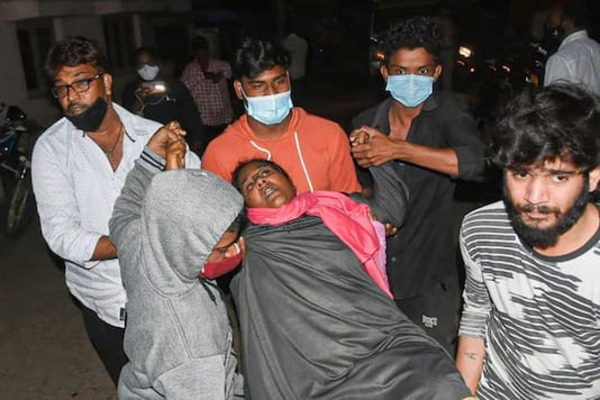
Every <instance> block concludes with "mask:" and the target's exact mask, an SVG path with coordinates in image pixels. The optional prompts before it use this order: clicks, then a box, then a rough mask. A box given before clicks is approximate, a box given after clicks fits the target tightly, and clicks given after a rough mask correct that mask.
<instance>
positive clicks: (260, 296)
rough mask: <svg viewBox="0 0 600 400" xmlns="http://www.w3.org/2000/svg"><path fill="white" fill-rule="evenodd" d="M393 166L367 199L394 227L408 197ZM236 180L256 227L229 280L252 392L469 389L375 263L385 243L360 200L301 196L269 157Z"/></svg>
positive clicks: (380, 173) (424, 395)
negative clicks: (393, 293)
mask: <svg viewBox="0 0 600 400" xmlns="http://www.w3.org/2000/svg"><path fill="white" fill-rule="evenodd" d="M389 168H393V165H392V164H386V165H383V166H380V167H376V168H373V169H372V171H371V172H372V173H373V176H374V180H375V183H376V186H375V195H374V197H373V199H371V200H370V202H371V206H372V209H373V212H374V214H377V215H379V216H380V217H381V218H382V220H383V221H384V222H391V223H392V224H393V225H396V226H399V225H400V224H401V222H402V221H401V219H402V217H401V218H400V219H397V218H396V220H394V219H392V220H389V218H390V217H394V216H395V215H396V216H398V215H400V216H402V215H403V209H404V204H405V202H404V201H403V200H406V192H405V191H404V187H403V185H402V183H401V182H399V181H393V180H392V179H390V177H392V176H397V175H396V174H393V173H390V171H387V172H386V169H389ZM233 183H234V186H236V187H237V188H238V189H239V190H240V191H241V192H242V195H243V197H244V201H245V203H246V207H247V212H248V216H249V219H250V222H251V224H250V225H249V226H248V227H247V228H246V230H245V231H244V233H243V235H244V237H245V239H246V243H247V252H246V259H245V263H244V268H242V269H241V270H240V271H239V273H238V274H237V275H236V276H235V277H234V279H233V281H232V286H231V288H232V294H233V296H234V299H235V302H236V305H237V309H238V315H239V319H240V330H241V335H242V353H243V357H242V359H243V362H244V371H245V375H246V382H247V396H249V397H250V398H255V399H303V400H304V399H365V398H371V399H399V398H402V399H434V400H436V399H452V400H455V399H461V398H464V397H467V396H469V391H468V389H467V388H466V386H465V385H464V382H463V381H462V378H461V377H460V375H459V374H458V372H457V371H456V369H455V367H454V363H453V360H452V359H451V358H450V356H449V355H448V354H447V353H446V352H445V351H444V350H443V349H442V348H441V347H440V346H439V345H438V344H437V343H436V342H435V341H434V340H433V339H431V338H429V337H428V336H426V335H425V333H424V332H423V331H422V330H420V329H419V328H418V327H416V326H415V325H414V324H413V323H412V322H410V321H409V320H408V318H407V317H406V316H405V315H404V314H402V312H401V311H399V310H398V308H397V307H396V305H395V303H394V302H393V300H392V299H391V297H390V296H389V290H388V291H386V290H385V289H386V286H385V285H382V282H381V281H380V280H379V279H378V278H377V276H378V275H377V272H378V270H377V269H376V268H375V269H373V268H370V267H369V264H370V262H371V261H372V262H373V263H375V261H374V257H373V256H375V255H376V253H377V251H378V250H379V246H378V238H377V235H376V233H375V230H374V229H373V225H372V224H371V221H370V220H369V218H368V213H367V212H366V211H367V209H366V208H365V207H363V206H359V205H357V204H356V203H352V200H350V199H346V198H344V197H343V196H344V195H338V194H333V193H317V194H304V193H301V194H296V192H295V189H294V187H293V184H292V182H290V180H289V179H288V178H287V177H286V175H285V173H284V172H283V170H281V169H280V168H278V167H277V165H276V164H273V163H271V162H268V161H265V160H252V161H250V162H248V163H245V164H243V165H240V166H239V167H238V169H237V170H236V173H235V174H234V182H233ZM377 185H379V186H377ZM378 187H379V191H378ZM269 208H270V209H271V210H268V209H269ZM356 216H358V218H356ZM369 260H371V261H369ZM380 277H381V276H380Z"/></svg>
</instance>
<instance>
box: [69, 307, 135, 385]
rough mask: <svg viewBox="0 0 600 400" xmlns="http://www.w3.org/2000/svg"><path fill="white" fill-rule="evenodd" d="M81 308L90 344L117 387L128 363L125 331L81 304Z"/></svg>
mask: <svg viewBox="0 0 600 400" xmlns="http://www.w3.org/2000/svg"><path fill="white" fill-rule="evenodd" d="M79 307H80V308H81V314H82V316H83V324H84V326H85V330H86V332H87V334H88V337H89V338H90V342H91V343H92V346H94V349H95V350H96V353H98V356H100V360H101V361H102V364H104V368H105V369H106V371H107V372H108V375H110V379H112V381H113V383H114V384H115V387H116V386H117V383H118V382H119V374H120V373H121V368H123V366H124V365H125V364H127V361H128V360H127V356H126V355H125V351H124V350H123V337H124V334H125V329H124V328H119V327H116V326H112V325H110V324H107V323H106V322H104V321H103V320H101V319H100V318H99V317H98V315H97V314H96V313H95V312H94V311H93V310H90V309H89V308H87V307H85V306H84V305H83V304H81V303H80V304H79Z"/></svg>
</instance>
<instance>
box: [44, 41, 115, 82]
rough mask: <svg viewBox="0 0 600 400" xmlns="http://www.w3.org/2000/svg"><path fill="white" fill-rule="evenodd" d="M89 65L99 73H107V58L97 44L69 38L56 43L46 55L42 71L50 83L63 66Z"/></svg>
mask: <svg viewBox="0 0 600 400" xmlns="http://www.w3.org/2000/svg"><path fill="white" fill-rule="evenodd" d="M81 64H90V65H92V66H93V67H95V68H96V69H98V70H99V71H102V72H104V71H107V69H108V68H107V58H106V55H105V54H104V52H103V51H102V49H101V48H100V46H99V44H98V42H96V41H95V40H92V39H88V38H85V37H83V36H69V37H67V38H65V39H63V40H61V41H59V42H57V43H56V44H55V45H54V46H52V48H50V50H49V51H48V54H47V55H46V63H45V65H44V70H45V72H46V75H47V77H48V79H50V80H51V81H52V80H54V79H55V78H56V75H57V74H58V72H59V71H60V69H61V68H62V67H64V66H67V67H74V66H76V65H81Z"/></svg>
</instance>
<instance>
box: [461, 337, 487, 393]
mask: <svg viewBox="0 0 600 400" xmlns="http://www.w3.org/2000/svg"><path fill="white" fill-rule="evenodd" d="M484 355H485V342H484V340H483V339H479V338H474V337H469V336H459V338H458V350H457V353H456V368H457V369H458V371H459V372H460V374H461V375H462V377H463V379H464V381H465V383H466V384H467V387H468V388H469V389H470V390H471V393H472V394H476V393H477V387H478V386H479V380H480V379H481V371H482V370H483V361H484Z"/></svg>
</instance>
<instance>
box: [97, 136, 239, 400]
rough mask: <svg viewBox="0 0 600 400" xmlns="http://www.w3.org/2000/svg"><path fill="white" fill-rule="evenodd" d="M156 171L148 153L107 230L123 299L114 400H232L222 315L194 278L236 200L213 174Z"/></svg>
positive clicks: (234, 211) (230, 356)
mask: <svg viewBox="0 0 600 400" xmlns="http://www.w3.org/2000/svg"><path fill="white" fill-rule="evenodd" d="M163 166H164V160H163V159H162V158H160V157H159V156H158V155H156V154H155V153H154V152H153V151H152V150H150V149H149V148H148V147H146V149H145V150H144V152H143V153H142V155H141V156H140V158H139V159H138V160H137V161H136V165H135V167H134V168H133V169H132V170H131V172H130V173H129V175H128V176H127V180H126V181H125V185H124V187H123V190H122V192H121V195H120V196H119V198H118V199H117V201H116V203H115V206H114V211H113V216H112V218H111V220H110V224H109V226H110V238H111V240H112V242H113V243H114V244H115V245H116V246H117V249H118V252H119V261H120V264H121V276H122V278H123V284H124V286H125V289H126V291H127V297H128V302H127V320H126V326H125V341H124V348H125V353H126V354H127V356H128V357H129V363H127V364H126V365H125V366H124V367H123V370H122V371H121V375H120V378H119V386H118V394H119V399H122V400H124V399H164V398H169V399H194V400H202V399H206V400H219V399H234V398H239V397H238V396H243V381H242V378H241V376H240V375H237V374H236V373H235V369H236V365H237V360H236V356H235V354H234V351H233V347H232V332H231V326H230V324H229V320H228V318H227V312H226V309H225V305H224V303H223V301H222V299H221V296H220V292H219V290H218V288H217V287H216V285H215V283H214V282H213V281H207V280H201V279H198V274H199V272H200V270H201V268H202V266H203V265H204V263H205V262H206V259H207V258H208V256H209V254H210V253H211V251H212V249H213V247H214V246H215V244H216V243H217V242H218V241H219V240H220V238H221V237H222V235H223V234H224V233H225V231H226V229H227V228H228V227H229V226H230V225H231V223H232V222H233V220H234V219H235V218H236V216H237V215H238V214H239V212H240V211H241V209H242V207H243V199H242V197H241V196H240V194H239V193H237V191H236V190H235V189H234V188H233V187H232V186H231V185H229V184H228V183H226V182H225V181H223V180H221V179H220V178H218V177H216V176H215V175H212V174H211V173H208V172H205V171H202V170H192V169H184V170H178V171H168V172H161V171H162V169H163ZM159 172H160V173H159Z"/></svg>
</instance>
